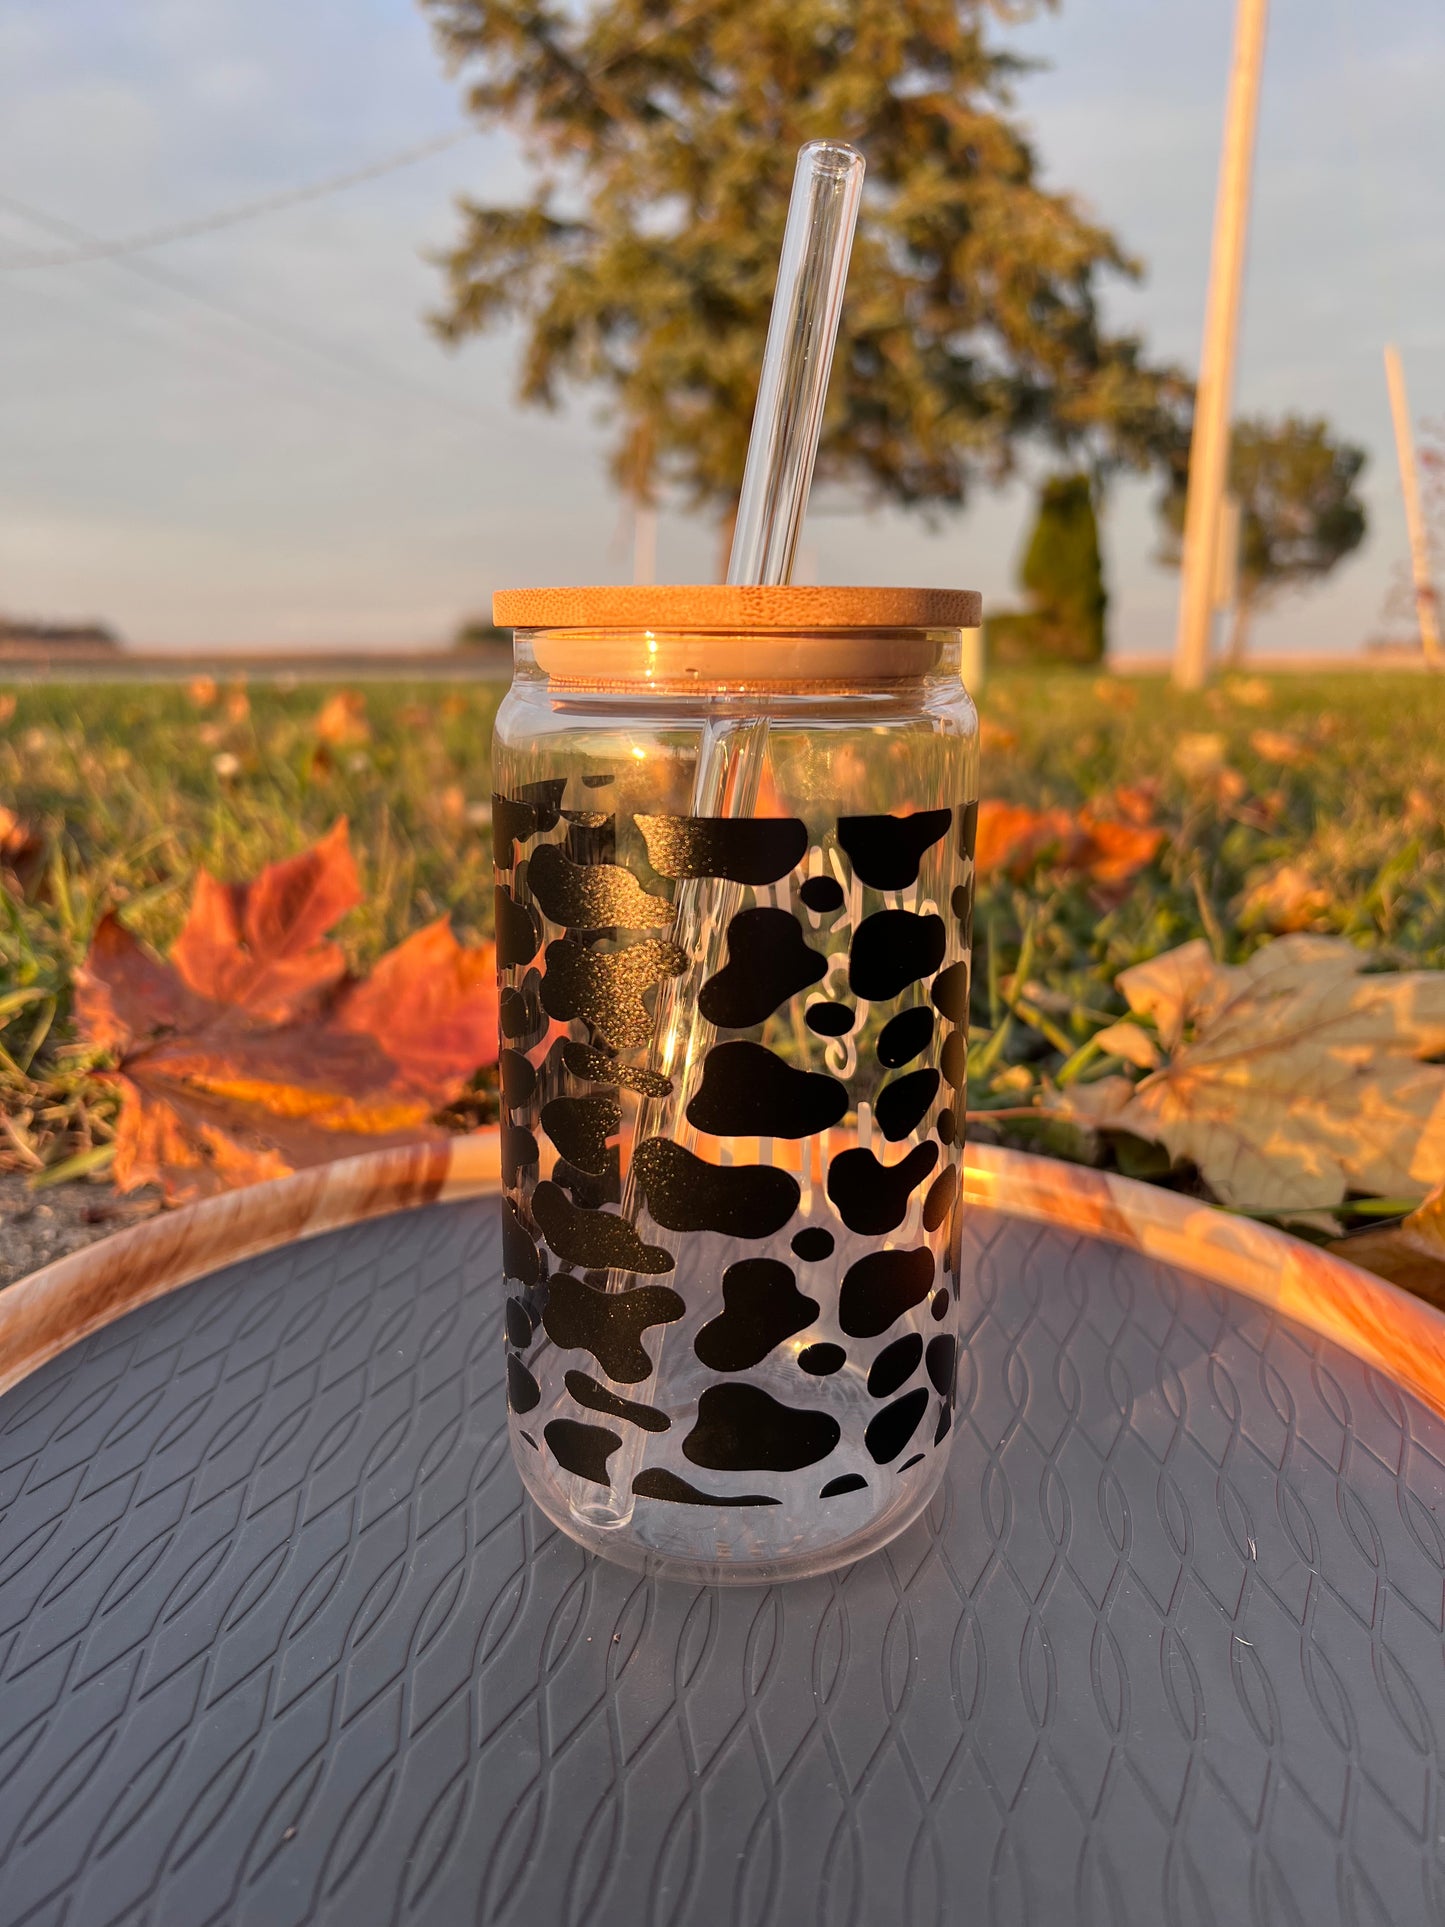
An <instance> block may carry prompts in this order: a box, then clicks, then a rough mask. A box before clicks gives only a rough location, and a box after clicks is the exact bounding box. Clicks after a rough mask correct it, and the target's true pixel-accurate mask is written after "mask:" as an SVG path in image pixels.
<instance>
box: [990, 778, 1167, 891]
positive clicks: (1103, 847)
mask: <svg viewBox="0 0 1445 1927" xmlns="http://www.w3.org/2000/svg"><path fill="white" fill-rule="evenodd" d="M1153 804H1154V798H1153V795H1152V793H1151V792H1150V791H1148V790H1146V789H1144V788H1142V787H1140V788H1135V789H1122V790H1118V791H1116V792H1115V793H1114V794H1112V795H1109V796H1103V797H1100V798H1098V799H1097V800H1096V801H1095V802H1093V803H1087V804H1085V806H1084V807H1083V809H1081V810H1080V811H1079V813H1078V814H1077V816H1076V815H1074V814H1073V813H1072V812H1071V811H1069V810H1066V809H1063V808H1061V807H1056V808H1054V809H1051V810H1032V809H1030V808H1029V807H1028V806H1027V805H1026V804H1023V803H999V802H995V801H993V800H992V799H991V798H990V799H986V800H985V801H984V802H982V803H980V804H979V808H978V842H977V846H976V852H975V856H974V862H975V865H976V867H977V871H978V874H979V875H980V876H988V875H989V874H990V872H992V871H997V870H1003V871H1006V872H1007V874H1008V875H1009V876H1011V877H1012V878H1013V879H1014V881H1015V882H1016V883H1022V882H1023V881H1024V880H1025V878H1027V877H1028V876H1029V875H1030V873H1031V872H1032V871H1033V870H1035V869H1037V868H1038V867H1039V866H1040V865H1041V864H1047V866H1048V867H1049V868H1050V869H1054V870H1062V871H1069V872H1073V873H1075V874H1077V875H1082V876H1086V877H1087V878H1088V879H1089V882H1090V883H1091V884H1092V885H1093V888H1094V894H1095V895H1096V896H1097V897H1099V898H1100V900H1101V901H1103V902H1116V901H1118V899H1119V898H1120V897H1121V896H1123V894H1124V893H1125V892H1126V891H1127V889H1128V887H1129V885H1130V883H1131V882H1132V881H1133V879H1134V878H1135V877H1136V876H1137V875H1138V873H1139V872H1140V870H1142V869H1145V868H1146V867H1147V866H1148V865H1149V864H1150V863H1152V862H1153V861H1154V858H1155V857H1156V856H1157V855H1158V854H1159V851H1160V849H1161V848H1162V846H1163V843H1164V831H1163V830H1162V829H1160V828H1158V827H1157V826H1155V825H1153V824H1152V823H1151V822H1150V821H1149V819H1150V817H1151V816H1152V814H1153Z"/></svg>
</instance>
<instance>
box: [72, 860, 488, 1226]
mask: <svg viewBox="0 0 1445 1927" xmlns="http://www.w3.org/2000/svg"><path fill="white" fill-rule="evenodd" d="M356 899H357V889H356V871H355V865H354V863H353V862H352V858H351V852H350V848H349V846H348V844H347V841H346V826H345V824H344V822H343V823H339V824H338V825H337V826H336V828H335V829H334V830H333V831H332V832H331V833H330V835H329V836H327V837H325V838H324V839H323V840H322V842H321V843H320V844H318V845H317V846H316V848H315V849H313V850H309V851H306V852H305V853H304V854H303V855H301V856H299V857H293V858H291V859H289V860H288V861H287V862H285V863H278V864H273V865H271V866H270V867H269V868H268V869H267V870H265V871H263V872H262V874H261V875H260V876H259V877H258V878H257V879H256V881H255V882H254V883H252V884H249V885H227V884H222V883H218V882H217V881H216V880H215V878H214V877H211V876H210V875H208V874H207V873H206V872H204V871H203V872H202V873H201V875H200V876H199V877H198V879H197V883H196V891H195V896H194V898H193V900H192V903H191V908H190V913H189V915H188V916H187V919H186V925H185V929H184V930H183V931H182V933H181V936H180V938H179V939H178V940H177V943H176V945H175V948H174V950H173V951H172V953H171V959H170V961H169V962H163V961H162V960H161V959H160V958H159V957H156V956H154V955H152V953H151V952H149V951H148V950H146V949H145V948H144V947H143V946H142V945H141V944H139V943H138V942H137V941H136V939H135V938H134V937H132V936H131V935H130V933H129V932H128V931H127V930H125V929H124V928H123V926H122V925H121V924H120V923H119V922H118V920H117V919H116V918H115V917H114V916H113V915H112V916H106V917H104V918H102V920H101V922H100V924H99V926H98V927H97V929H96V932H95V936H94V939H93V940H92V943H91V947H90V952H89V954H88V956H87V958H86V961H85V965H84V966H83V968H82V970H81V972H80V973H79V976H78V978H77V985H76V993H77V994H76V1014H77V1019H78V1022H79V1026H80V1030H81V1033H82V1035H83V1036H84V1037H85V1038H86V1039H87V1040H88V1041H89V1042H90V1043H92V1044H96V1045H100V1046H102V1047H104V1048H106V1049H110V1050H113V1051H115V1052H116V1053H117V1054H118V1056H119V1060H120V1061H119V1064H118V1066H117V1069H116V1071H115V1073H114V1076H115V1079H116V1082H117V1083H118V1084H119V1086H120V1088H121V1090H122V1092H123V1094H124V1102H123V1104H122V1107H121V1114H120V1122H119V1127H118V1131H117V1140H116V1157H115V1165H114V1167H113V1168H114V1176H115V1181H116V1183H117V1185H118V1186H119V1187H120V1188H121V1189H122V1190H129V1189H132V1188H134V1187H135V1186H137V1185H141V1184H147V1183H153V1182H159V1183H161V1184H163V1185H164V1187H165V1192H166V1196H167V1199H168V1200H169V1201H170V1202H172V1203H176V1202H179V1201H181V1200H183V1199H186V1198H192V1197H197V1196H201V1195H204V1194H206V1193H209V1192H213V1191H218V1190H224V1189H229V1188H230V1187H232V1186H234V1185H237V1184H249V1183H254V1182H255V1181H256V1180H258V1179H260V1178H265V1177H275V1176H278V1175H281V1174H282V1173H284V1172H287V1171H293V1170H297V1169H299V1168H301V1167H302V1166H305V1165H311V1164H320V1163H325V1162H327V1161H329V1160H330V1159H332V1158H338V1157H346V1156H349V1155H351V1154H352V1153H354V1152H357V1151H360V1150H372V1149H377V1148H379V1147H381V1146H383V1145H386V1144H394V1143H402V1142H410V1141H414V1140H415V1139H417V1138H418V1137H425V1136H429V1135H434V1134H439V1130H438V1127H437V1126H435V1125H433V1124H432V1122H431V1120H432V1116H433V1114H434V1113H435V1112H436V1111H438V1110H440V1109H441V1108H442V1107H443V1106H445V1105H447V1104H450V1103H452V1102H454V1101H455V1100H456V1099H457V1098H458V1097H459V1096H460V1095H461V1093H462V1091H463V1090H464V1088H465V1087H466V1085H467V1083H468V1081H469V1080H470V1078H471V1077H472V1075H473V1074H474V1072H475V1071H476V1070H477V1069H479V1068H480V1067H482V1066H484V1065H487V1064H490V1063H493V1062H495V1059H496V1049H497V1044H496V1011H497V1004H496V970H495V954H494V951H493V948H492V946H491V945H490V944H487V945H483V946H481V947H480V948H478V949H476V950H465V949H463V948H462V947H461V946H460V945H459V944H458V943H457V941H456V939H455V938H454V937H453V936H452V934H451V931H450V929H449V928H448V926H447V923H446V920H445V919H442V920H440V921H439V922H437V923H433V924H430V925H428V926H427V927H426V928H425V929H423V930H419V931H417V932H416V933H415V934H414V935H412V936H411V937H409V938H408V939H407V940H406V941H405V942H404V943H402V944H400V945H398V947H397V948H396V949H395V950H393V951H391V952H390V953H389V954H388V955H387V956H385V957H383V958H382V959H381V961H380V963H379V964H378V965H377V966H376V969H375V970H374V971H373V973H372V975H371V976H370V977H369V978H367V979H365V980H362V981H357V980H355V979H352V978H349V977H347V976H346V973H345V963H344V959H343V958H342V955H341V952H340V951H339V950H338V949H337V947H336V946H335V945H334V944H333V943H331V942H330V941H329V940H327V939H326V936H325V932H326V931H327V929H328V928H329V927H330V925H331V924H332V923H333V922H334V921H335V919H336V918H337V917H338V916H339V915H340V914H341V913H342V911H343V910H345V909H347V908H349V907H350V905H351V904H352V903H354V902H355V901H356Z"/></svg>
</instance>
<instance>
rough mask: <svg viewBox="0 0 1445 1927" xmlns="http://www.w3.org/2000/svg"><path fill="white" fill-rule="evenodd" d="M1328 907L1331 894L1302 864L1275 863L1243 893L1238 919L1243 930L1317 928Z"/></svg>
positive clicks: (1276, 931)
mask: <svg viewBox="0 0 1445 1927" xmlns="http://www.w3.org/2000/svg"><path fill="white" fill-rule="evenodd" d="M1329 907H1330V893H1329V891H1328V890H1326V889H1325V888H1324V887H1323V885H1322V884H1320V883H1318V882H1317V881H1316V880H1315V878H1314V877H1313V876H1312V875H1311V874H1310V872H1309V870H1308V869H1306V868H1305V866H1304V864H1302V863H1277V864H1275V865H1274V866H1273V867H1272V868H1271V869H1269V870H1266V871H1265V872H1264V873H1263V874H1262V875H1261V876H1259V877H1257V878H1256V879H1255V881H1254V882H1253V883H1252V884H1251V885H1250V887H1249V889H1248V890H1247V891H1246V892H1245V894H1244V899H1243V901H1242V903H1241V904H1240V906H1239V920H1240V923H1241V925H1242V926H1243V927H1244V928H1245V929H1246V930H1271V931H1273V932H1274V933H1275V934H1276V935H1277V936H1279V935H1285V934H1287V933H1288V932H1290V931H1292V930H1317V929H1319V928H1320V925H1321V922H1322V920H1323V918H1324V916H1325V913H1326V912H1327V911H1328V909H1329Z"/></svg>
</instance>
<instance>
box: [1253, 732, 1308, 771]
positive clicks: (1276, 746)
mask: <svg viewBox="0 0 1445 1927" xmlns="http://www.w3.org/2000/svg"><path fill="white" fill-rule="evenodd" d="M1249 746H1250V748H1251V749H1252V750H1253V751H1254V753H1255V755H1256V756H1262V757H1263V758H1264V760H1265V761H1266V762H1267V763H1284V764H1286V765H1288V766H1293V765H1296V764H1299V763H1306V762H1308V761H1309V750H1308V749H1307V748H1306V747H1305V745H1304V744H1303V743H1302V742H1301V741H1300V739H1299V737H1298V736H1291V735H1290V733H1289V731H1288V730H1284V729H1256V730H1255V731H1253V733H1252V734H1251V736H1250V739H1249Z"/></svg>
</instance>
